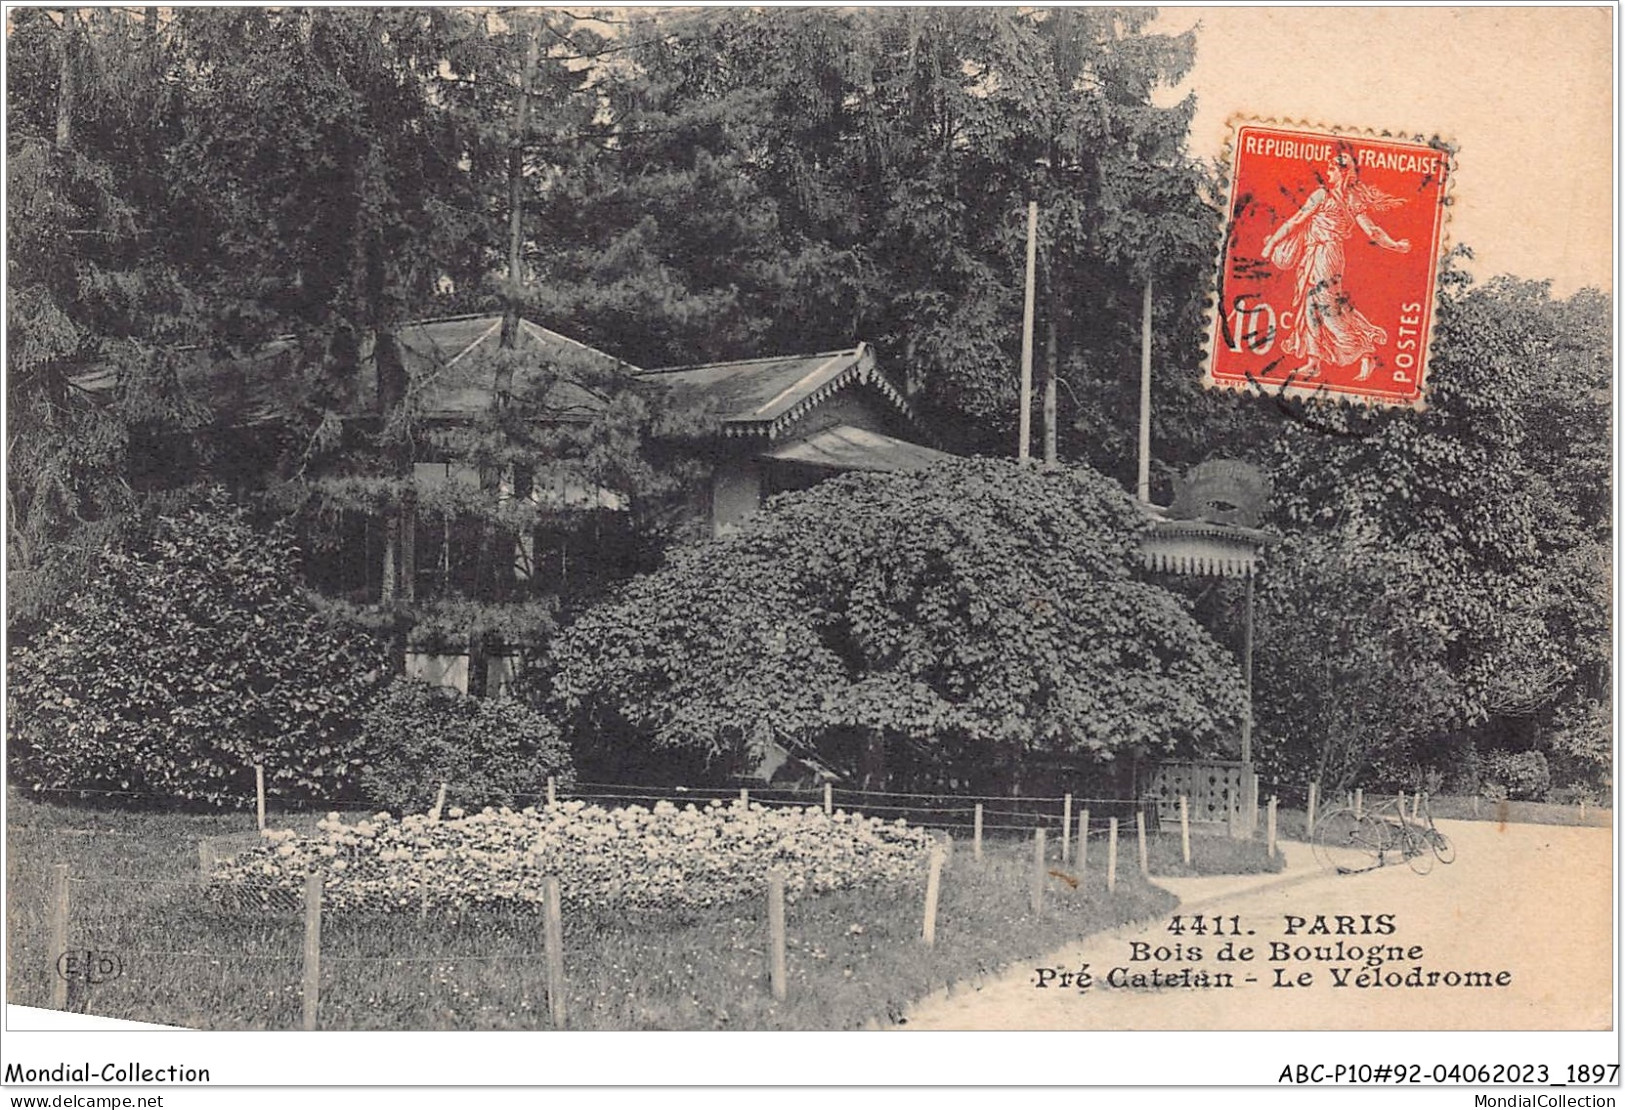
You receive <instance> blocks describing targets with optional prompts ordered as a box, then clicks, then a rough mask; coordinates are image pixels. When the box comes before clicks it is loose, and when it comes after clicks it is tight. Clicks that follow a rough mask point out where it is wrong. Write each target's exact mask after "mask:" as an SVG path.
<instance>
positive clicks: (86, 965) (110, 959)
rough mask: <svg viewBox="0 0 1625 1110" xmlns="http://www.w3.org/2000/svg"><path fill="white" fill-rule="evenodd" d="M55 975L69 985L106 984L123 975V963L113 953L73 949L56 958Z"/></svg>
mask: <svg viewBox="0 0 1625 1110" xmlns="http://www.w3.org/2000/svg"><path fill="white" fill-rule="evenodd" d="M56 973H57V976H58V977H59V978H61V979H65V980H67V981H68V982H70V983H107V982H111V981H112V980H114V979H117V978H118V977H119V976H120V975H123V974H124V961H123V960H121V959H119V958H118V955H117V954H116V953H113V952H96V951H93V950H91V949H88V948H85V949H75V950H73V951H70V952H64V953H62V955H60V956H58V957H57V958H56Z"/></svg>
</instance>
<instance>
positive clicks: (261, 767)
mask: <svg viewBox="0 0 1625 1110" xmlns="http://www.w3.org/2000/svg"><path fill="white" fill-rule="evenodd" d="M254 815H255V819H256V820H257V821H258V823H259V830H260V832H264V831H265V764H263V763H256V764H254Z"/></svg>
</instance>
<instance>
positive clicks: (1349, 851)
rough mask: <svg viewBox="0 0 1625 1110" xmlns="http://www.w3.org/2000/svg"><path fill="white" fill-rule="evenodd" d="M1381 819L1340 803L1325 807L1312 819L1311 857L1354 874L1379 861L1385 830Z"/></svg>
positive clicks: (1370, 867) (1323, 864)
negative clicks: (1313, 822)
mask: <svg viewBox="0 0 1625 1110" xmlns="http://www.w3.org/2000/svg"><path fill="white" fill-rule="evenodd" d="M1382 826H1383V822H1380V821H1378V820H1377V819H1376V818H1374V817H1372V816H1371V814H1369V813H1361V812H1356V811H1355V810H1354V809H1353V808H1352V807H1349V806H1341V807H1338V808H1335V809H1330V810H1327V811H1326V812H1325V813H1323V814H1321V815H1320V818H1319V819H1318V820H1317V821H1316V822H1315V834H1314V837H1313V838H1312V839H1311V840H1310V846H1311V848H1312V849H1313V851H1314V854H1315V860H1316V861H1317V862H1318V863H1319V864H1320V865H1321V866H1322V867H1329V868H1331V869H1332V870H1334V871H1336V872H1337V873H1338V874H1340V875H1356V874H1359V873H1360V872H1362V871H1370V870H1373V869H1374V868H1378V867H1381V866H1382V865H1383V862H1384V860H1383V853H1384V852H1385V850H1386V846H1387V840H1388V837H1387V833H1386V832H1385V831H1384V829H1383V827H1382Z"/></svg>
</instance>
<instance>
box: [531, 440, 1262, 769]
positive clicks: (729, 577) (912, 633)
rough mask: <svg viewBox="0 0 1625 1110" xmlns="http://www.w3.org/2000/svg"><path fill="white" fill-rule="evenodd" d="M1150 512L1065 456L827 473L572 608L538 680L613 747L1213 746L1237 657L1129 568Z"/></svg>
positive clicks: (1079, 753) (989, 753) (1096, 751)
mask: <svg viewBox="0 0 1625 1110" xmlns="http://www.w3.org/2000/svg"><path fill="white" fill-rule="evenodd" d="M1149 527H1150V519H1149V517H1148V516H1147V515H1146V514H1145V513H1144V512H1143V511H1142V510H1141V509H1140V508H1139V507H1138V506H1137V505H1136V504H1135V503H1134V502H1133V500H1132V499H1131V498H1130V497H1129V496H1128V495H1127V494H1125V493H1124V492H1123V491H1122V490H1121V489H1120V488H1118V487H1117V486H1116V485H1115V484H1114V483H1112V482H1111V481H1110V480H1108V479H1107V478H1105V477H1104V476H1102V475H1100V474H1098V473H1095V472H1094V471H1091V470H1087V469H1084V468H1078V469H1074V470H1069V471H1064V472H1062V471H1057V472H1052V473H1046V472H1040V471H1038V470H1036V469H1034V468H1030V467H1022V466H1019V465H1017V464H1016V463H1014V462H1006V461H999V460H992V459H957V460H953V461H950V462H943V463H940V464H938V465H936V466H932V467H930V468H928V469H924V470H919V471H915V472H913V473H907V474H849V475H844V476H842V477H838V478H833V479H830V480H828V481H825V482H822V483H820V484H819V485H817V486H815V487H814V488H812V489H810V490H807V491H805V492H801V493H795V494H786V495H784V496H781V497H779V498H776V499H775V500H773V501H772V502H771V503H770V504H769V505H768V506H767V508H765V509H763V510H762V511H761V512H759V513H757V514H755V515H754V516H753V517H752V518H751V519H750V521H749V523H748V524H747V526H746V527H745V528H744V529H743V530H741V531H740V532H739V533H738V534H736V535H732V536H727V537H724V538H720V539H716V540H712V541H710V542H707V543H705V544H701V545H697V546H694V547H691V548H687V549H682V550H678V551H676V552H674V553H673V554H672V555H671V557H670V559H669V560H668V562H667V564H666V565H665V566H664V567H662V568H661V569H660V570H659V571H657V572H655V573H653V574H650V575H646V576H644V577H642V578H639V579H636V580H634V581H633V582H631V583H630V584H629V585H628V586H627V587H626V588H625V589H624V590H622V591H621V593H620V594H619V595H618V596H617V597H615V598H614V599H612V600H611V601H609V602H607V603H605V604H603V605H600V606H598V607H597V608H594V609H592V610H590V611H589V612H587V613H585V614H584V615H582V616H581V617H580V618H579V619H578V620H577V621H576V622H575V623H574V624H573V625H572V626H571V627H570V628H569V629H567V630H566V632H565V633H564V634H563V635H562V636H561V637H560V638H559V640H558V641H556V642H555V644H554V650H553V655H552V667H553V670H552V687H551V695H552V698H553V704H554V705H555V706H556V707H557V709H558V711H559V714H560V717H561V719H562V720H566V721H567V722H568V724H569V727H570V729H571V730H572V733H573V736H574V737H575V738H576V739H578V741H579V743H580V747H579V748H578V758H583V759H585V758H596V759H603V760H604V761H605V762H607V763H612V764H614V765H619V766H626V765H628V763H630V762H632V761H634V760H636V759H637V758H639V754H640V753H639V749H642V750H643V751H662V750H664V751H672V752H676V753H700V754H702V755H703V756H705V757H706V758H707V759H709V760H712V761H713V762H716V763H719V764H726V763H728V762H729V761H734V762H735V763H736V765H738V764H740V763H743V764H744V765H745V766H749V764H750V762H751V761H753V760H759V759H760V758H761V756H762V755H763V754H764V751H765V750H766V746H767V744H768V743H769V742H774V743H777V744H779V745H782V746H783V747H786V748H788V749H790V750H791V751H793V752H797V753H798V754H799V753H801V752H811V753H812V754H814V755H815V756H817V757H819V758H820V759H821V760H823V761H825V762H827V763H830V764H831V765H834V766H838V767H839V766H850V765H851V764H852V763H853V762H854V761H853V760H852V758H851V757H850V755H849V751H850V744H849V743H848V742H847V741H846V740H845V738H846V737H849V736H851V735H852V734H854V733H857V734H859V735H860V736H863V737H865V738H866V739H865V743H867V745H868V751H869V752H871V753H872V752H874V751H876V750H877V749H879V750H881V751H882V757H881V758H884V755H883V752H884V750H885V749H890V750H891V751H892V752H893V753H895V754H899V755H900V754H903V753H907V754H910V755H911V757H913V758H915V759H917V760H918V761H919V762H920V763H923V764H926V765H927V766H928V770H935V771H940V772H941V773H944V774H947V773H952V774H954V775H956V776H957V777H958V778H960V779H962V780H969V781H977V779H978V776H981V775H985V774H987V773H988V771H989V769H990V768H996V767H1001V765H1002V767H1003V768H1007V769H1009V773H1010V774H1011V775H1012V776H1013V775H1015V774H1017V773H1019V770H1020V767H1021V766H1022V765H1023V764H1024V763H1026V762H1027V761H1029V760H1031V759H1034V758H1035V757H1036V758H1038V759H1043V758H1053V757H1057V756H1059V757H1062V758H1071V759H1086V760H1093V761H1096V762H1099V763H1105V762H1108V761H1110V760H1112V759H1113V758H1114V757H1115V756H1116V755H1117V754H1118V753H1136V754H1153V753H1155V754H1160V753H1166V752H1170V751H1174V750H1178V749H1179V748H1181V747H1185V748H1188V749H1191V750H1206V749H1211V748H1215V747H1217V746H1219V745H1220V744H1222V743H1223V742H1224V741H1225V740H1226V739H1228V738H1229V737H1231V736H1234V735H1235V733H1236V731H1237V729H1238V725H1239V721H1240V717H1241V713H1242V707H1243V697H1242V690H1241V683H1240V676H1239V668H1238V667H1237V665H1236V662H1235V660H1234V659H1233V658H1232V657H1231V656H1230V654H1229V653H1228V652H1227V651H1225V650H1224V649H1223V648H1221V647H1220V646H1219V645H1218V644H1216V643H1215V642H1214V641H1213V639H1212V638H1211V637H1210V636H1209V635H1208V634H1207V633H1206V632H1205V631H1203V630H1202V628H1201V627H1199V626H1198V625H1197V623H1196V621H1195V620H1194V619H1193V618H1192V616H1191V612H1190V607H1189V605H1188V603H1186V602H1185V601H1183V600H1181V599H1180V598H1179V597H1177V596H1175V595H1174V594H1172V593H1170V592H1169V591H1168V590H1165V589H1163V588H1161V587H1160V586H1157V585H1156V584H1154V583H1151V582H1148V581H1146V580H1145V578H1144V575H1143V572H1142V571H1141V567H1140V549H1139V543H1140V537H1141V536H1142V534H1143V533H1144V532H1145V530H1146V529H1147V528H1149ZM877 739H878V741H879V742H878V743H877V742H876V740H877ZM843 744H847V747H846V748H844V749H843V748H842V746H841V745H843ZM921 753H923V754H921ZM860 758H862V757H860ZM875 777H876V778H882V777H883V774H882V773H881V772H876V775H875Z"/></svg>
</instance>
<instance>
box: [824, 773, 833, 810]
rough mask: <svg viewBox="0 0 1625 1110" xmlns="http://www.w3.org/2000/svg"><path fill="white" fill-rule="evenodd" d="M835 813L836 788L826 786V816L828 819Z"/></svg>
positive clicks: (827, 784) (826, 784)
mask: <svg viewBox="0 0 1625 1110" xmlns="http://www.w3.org/2000/svg"><path fill="white" fill-rule="evenodd" d="M834 812H835V788H834V787H833V786H831V785H830V784H829V783H827V782H826V783H825V784H824V815H825V816H826V817H827V816H829V815H830V814H832V813H834Z"/></svg>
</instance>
